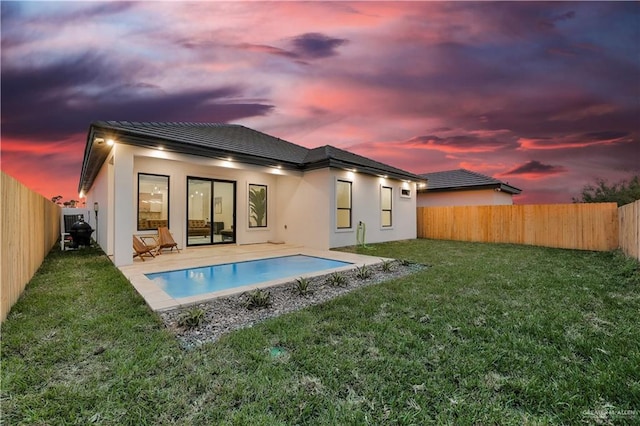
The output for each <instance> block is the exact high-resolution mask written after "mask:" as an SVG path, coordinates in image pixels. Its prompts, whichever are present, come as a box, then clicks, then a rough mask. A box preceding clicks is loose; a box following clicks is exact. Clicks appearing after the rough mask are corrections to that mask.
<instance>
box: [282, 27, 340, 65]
mask: <svg viewBox="0 0 640 426" xmlns="http://www.w3.org/2000/svg"><path fill="white" fill-rule="evenodd" d="M347 42H348V40H346V39H342V38H333V37H329V36H326V35H324V34H320V33H306V34H302V35H299V36H298V37H295V38H294V39H293V40H292V44H293V49H292V50H293V52H295V53H296V54H297V55H298V56H299V57H302V58H308V59H317V58H327V57H330V56H335V55H337V54H338V52H336V49H337V48H338V47H340V46H342V45H343V44H345V43H347Z"/></svg>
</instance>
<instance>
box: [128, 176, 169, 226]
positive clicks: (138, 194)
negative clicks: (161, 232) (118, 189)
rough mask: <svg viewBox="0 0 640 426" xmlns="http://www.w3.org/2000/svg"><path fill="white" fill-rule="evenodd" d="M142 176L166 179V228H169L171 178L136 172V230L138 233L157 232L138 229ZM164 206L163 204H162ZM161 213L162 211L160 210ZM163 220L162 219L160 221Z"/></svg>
mask: <svg viewBox="0 0 640 426" xmlns="http://www.w3.org/2000/svg"><path fill="white" fill-rule="evenodd" d="M143 176H152V177H156V178H159V177H162V178H166V179H167V182H166V186H167V219H166V221H167V227H169V223H170V213H171V196H170V195H171V185H170V183H171V177H170V176H169V175H161V174H156V173H144V172H138V188H137V208H136V212H137V213H136V230H138V231H157V230H158V228H157V227H156V228H140V213H141V210H140V194H141V192H140V180H141V178H142V177H143ZM163 204H164V203H163ZM161 211H162V210H161ZM161 220H164V219H161Z"/></svg>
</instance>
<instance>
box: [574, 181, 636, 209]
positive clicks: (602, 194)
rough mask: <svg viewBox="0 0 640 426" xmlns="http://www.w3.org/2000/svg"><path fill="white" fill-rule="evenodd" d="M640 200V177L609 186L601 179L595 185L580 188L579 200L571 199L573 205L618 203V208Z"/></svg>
mask: <svg viewBox="0 0 640 426" xmlns="http://www.w3.org/2000/svg"><path fill="white" fill-rule="evenodd" d="M636 200H640V176H638V175H636V176H633V177H632V178H631V179H630V180H628V181H627V180H621V181H620V182H617V183H614V184H611V185H609V183H608V182H607V181H606V180H604V179H602V178H598V179H596V182H595V185H593V184H588V185H585V186H584V188H582V193H581V194H580V197H579V198H573V202H574V203H618V207H620V206H624V205H625V204H629V203H633V202H634V201H636Z"/></svg>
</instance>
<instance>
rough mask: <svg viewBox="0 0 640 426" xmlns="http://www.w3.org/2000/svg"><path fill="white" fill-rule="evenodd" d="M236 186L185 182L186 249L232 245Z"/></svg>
mask: <svg viewBox="0 0 640 426" xmlns="http://www.w3.org/2000/svg"><path fill="white" fill-rule="evenodd" d="M235 220H236V183H235V182H232V181H224V180H215V179H205V178H195V177H188V178H187V245H188V246H195V245H205V244H218V243H234V242H235V241H236V233H235V232H236V231H235Z"/></svg>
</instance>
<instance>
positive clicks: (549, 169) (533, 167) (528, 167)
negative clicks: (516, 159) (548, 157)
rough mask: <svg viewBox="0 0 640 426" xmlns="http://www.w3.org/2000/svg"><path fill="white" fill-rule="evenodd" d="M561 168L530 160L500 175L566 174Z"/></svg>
mask: <svg viewBox="0 0 640 426" xmlns="http://www.w3.org/2000/svg"><path fill="white" fill-rule="evenodd" d="M566 171H567V169H565V168H564V167H562V166H552V165H550V164H542V163H541V162H540V161H537V160H532V161H528V162H526V163H524V164H521V165H519V166H517V167H516V168H514V169H511V170H509V171H508V172H505V173H503V174H502V176H512V175H539V176H540V175H555V174H557V173H563V172H566Z"/></svg>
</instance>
